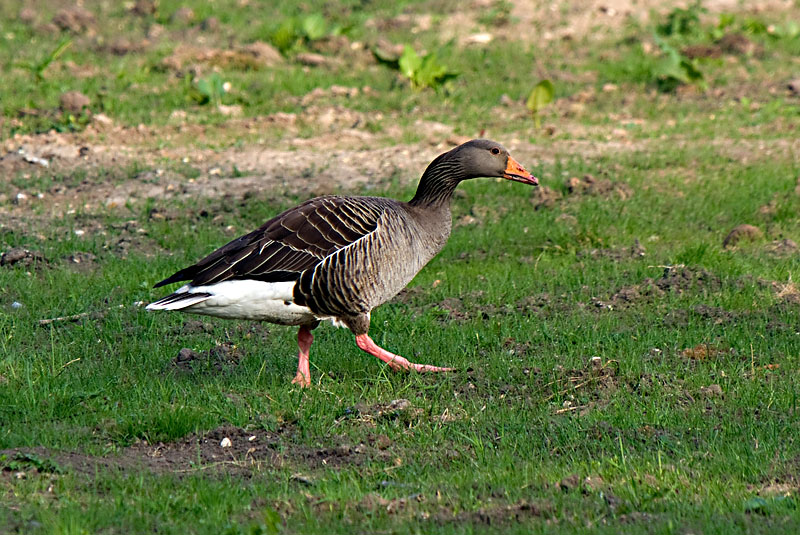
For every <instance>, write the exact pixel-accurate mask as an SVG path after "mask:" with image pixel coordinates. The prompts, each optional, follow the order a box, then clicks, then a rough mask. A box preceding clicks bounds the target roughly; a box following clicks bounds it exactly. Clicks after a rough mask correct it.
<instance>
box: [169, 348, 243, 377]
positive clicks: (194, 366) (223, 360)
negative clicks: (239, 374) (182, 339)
mask: <svg viewBox="0 0 800 535" xmlns="http://www.w3.org/2000/svg"><path fill="white" fill-rule="evenodd" d="M241 359H242V353H241V351H240V350H239V348H238V347H236V345H235V344H233V343H232V342H224V343H222V344H219V345H216V346H214V347H212V348H211V349H209V350H207V351H201V352H197V351H194V350H193V349H189V348H186V347H184V348H183V349H181V350H180V351H179V352H178V355H177V356H176V357H175V358H174V359H172V362H171V363H170V366H171V368H172V369H174V370H176V371H179V372H183V373H191V372H198V371H201V370H203V371H214V372H222V371H226V370H229V369H230V368H232V367H234V366H236V365H238V364H239V361H240V360H241Z"/></svg>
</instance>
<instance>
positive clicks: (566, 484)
mask: <svg viewBox="0 0 800 535" xmlns="http://www.w3.org/2000/svg"><path fill="white" fill-rule="evenodd" d="M580 483H581V477H580V476H579V475H578V474H572V475H569V476H567V477H565V478H564V479H562V480H561V481H559V483H558V486H559V487H560V488H561V490H565V491H569V490H573V489H575V488H577V487H578V486H579V485H580Z"/></svg>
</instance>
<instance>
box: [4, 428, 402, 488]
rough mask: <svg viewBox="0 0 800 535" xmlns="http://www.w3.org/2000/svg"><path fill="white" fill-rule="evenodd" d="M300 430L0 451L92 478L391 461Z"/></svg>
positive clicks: (228, 431) (220, 431) (381, 453)
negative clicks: (104, 448) (101, 447)
mask: <svg viewBox="0 0 800 535" xmlns="http://www.w3.org/2000/svg"><path fill="white" fill-rule="evenodd" d="M296 436H297V431H296V429H294V428H293V427H283V428H281V429H279V430H278V431H265V430H254V431H250V430H246V429H242V428H239V427H234V426H229V425H226V426H222V427H219V428H217V429H214V430H211V431H207V432H205V433H199V434H192V435H189V436H187V437H185V438H183V439H180V440H178V441H176V442H170V443H158V444H148V443H147V442H138V443H136V444H134V445H132V446H130V447H127V448H124V449H123V450H122V451H121V452H119V453H118V454H115V455H109V456H103V457H98V456H91V455H84V454H80V453H75V452H58V451H51V450H47V449H45V448H16V449H10V450H2V451H0V455H6V456H7V457H8V458H15V456H17V455H18V454H23V455H32V456H34V457H35V458H37V459H42V460H43V461H42V462H49V463H51V464H52V465H53V466H55V467H57V468H58V469H60V470H69V471H73V472H76V473H78V474H81V475H84V476H88V477H92V476H94V474H95V473H96V472H97V471H98V470H119V471H126V472H127V471H131V470H137V469H143V470H149V471H151V472H154V473H157V474H164V473H175V474H181V473H191V472H196V471H199V470H204V471H206V472H209V471H210V472H212V473H213V472H217V473H227V474H233V475H240V476H247V475H249V474H250V473H252V472H253V471H254V470H262V469H269V468H276V469H280V468H284V467H298V468H302V469H310V470H314V469H321V468H325V467H327V468H336V467H342V466H352V465H360V464H362V463H364V462H366V461H367V460H374V459H376V458H378V459H389V458H391V455H390V454H389V453H388V451H387V450H385V449H384V450H379V449H377V448H374V447H372V446H368V445H365V444H352V443H351V442H349V441H348V440H347V439H346V438H345V437H343V436H338V435H336V436H332V437H329V439H328V440H326V442H327V444H326V445H325V446H321V447H310V446H307V445H303V444H299V443H297V441H296V440H295V439H296Z"/></svg>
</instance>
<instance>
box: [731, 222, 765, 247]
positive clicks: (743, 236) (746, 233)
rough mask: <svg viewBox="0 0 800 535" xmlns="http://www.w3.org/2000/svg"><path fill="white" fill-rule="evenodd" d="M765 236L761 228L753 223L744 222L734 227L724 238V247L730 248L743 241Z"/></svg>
mask: <svg viewBox="0 0 800 535" xmlns="http://www.w3.org/2000/svg"><path fill="white" fill-rule="evenodd" d="M763 236H764V233H763V232H762V231H761V229H760V228H758V227H754V226H753V225H747V224H742V225H738V226H736V227H734V228H733V229H732V230H731V231H730V232H729V233H728V235H727V236H725V239H724V240H722V248H723V249H728V248H729V247H733V246H734V245H736V244H737V243H739V242H742V241H755V240H758V239H760V238H761V237H763Z"/></svg>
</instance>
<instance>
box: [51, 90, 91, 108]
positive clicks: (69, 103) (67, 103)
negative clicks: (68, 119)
mask: <svg viewBox="0 0 800 535" xmlns="http://www.w3.org/2000/svg"><path fill="white" fill-rule="evenodd" d="M59 103H60V104H61V109H62V110H64V111H68V112H70V113H80V112H82V111H83V110H84V108H88V107H89V104H91V101H90V100H89V97H87V96H86V95H84V94H83V93H81V92H80V91H67V92H66V93H64V94H62V95H61V97H60V98H59Z"/></svg>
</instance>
